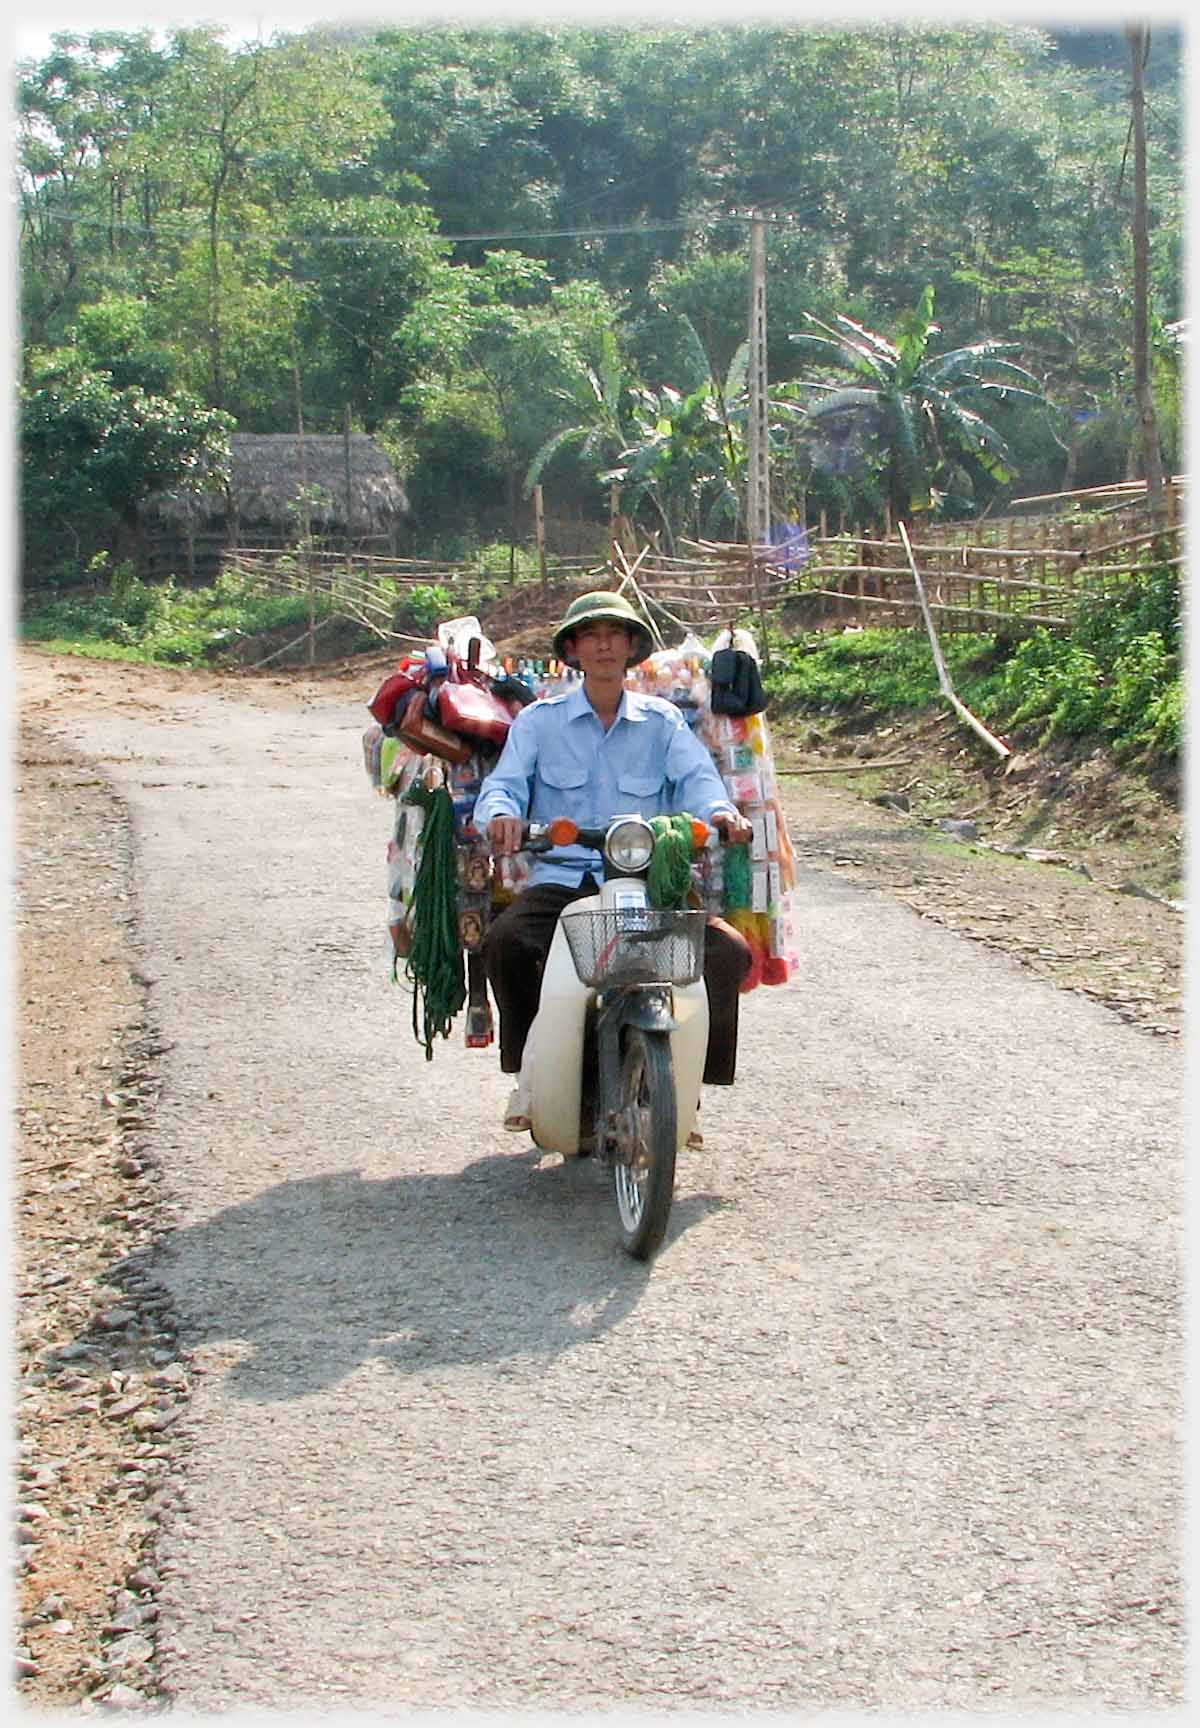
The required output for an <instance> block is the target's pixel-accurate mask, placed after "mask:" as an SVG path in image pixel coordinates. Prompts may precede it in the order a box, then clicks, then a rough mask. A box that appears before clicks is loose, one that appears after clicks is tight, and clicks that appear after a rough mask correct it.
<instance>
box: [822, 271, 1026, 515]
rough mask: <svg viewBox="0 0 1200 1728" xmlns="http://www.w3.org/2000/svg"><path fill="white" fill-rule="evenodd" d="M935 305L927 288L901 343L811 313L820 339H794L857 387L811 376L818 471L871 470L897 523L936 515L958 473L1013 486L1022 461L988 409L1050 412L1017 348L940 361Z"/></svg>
mask: <svg viewBox="0 0 1200 1728" xmlns="http://www.w3.org/2000/svg"><path fill="white" fill-rule="evenodd" d="M933 301H934V295H933V288H932V287H927V288H926V289H925V292H924V293H923V294H922V296H921V299H920V301H919V302H918V304H917V307H916V309H915V310H914V311H912V312H910V313H908V314H906V315H905V316H904V317H903V318H902V319H901V320H900V325H899V329H898V331H897V335H896V340H895V341H894V342H891V341H889V340H888V339H887V338H886V337H884V336H881V335H878V334H877V333H876V332H874V331H872V330H867V329H865V328H864V327H863V326H862V325H861V324H857V323H855V321H854V320H853V319H852V318H846V317H842V316H839V317H838V318H837V319H836V321H835V322H836V328H835V327H832V326H830V325H828V324H825V323H824V322H823V321H822V320H821V319H819V318H817V317H815V316H814V315H813V314H812V313H809V314H806V317H807V320H808V322H809V323H810V324H811V325H812V326H813V327H814V328H815V330H816V331H819V332H821V334H812V333H810V332H802V333H799V334H796V335H793V336H792V338H791V339H792V341H793V342H796V343H797V344H799V345H800V347H801V348H802V349H803V351H804V353H805V354H806V355H809V356H811V357H812V359H813V361H814V362H816V363H818V364H819V365H820V368H821V370H822V371H823V370H824V369H825V368H826V367H828V366H831V365H832V366H834V367H837V368H839V369H841V370H843V371H847V372H849V373H850V374H851V375H852V377H853V378H854V379H855V382H854V383H852V384H849V385H843V386H840V387H839V386H837V385H835V384H833V383H829V382H827V381H825V380H824V379H822V380H820V381H817V380H816V379H815V378H813V377H811V376H810V378H809V382H810V384H812V385H813V386H814V388H815V390H816V391H817V392H821V393H822V394H818V396H817V398H816V400H814V401H810V402H809V403H808V405H807V408H808V419H809V427H810V431H809V439H810V444H811V448H812V452H813V463H814V466H815V467H817V468H821V467H825V468H827V469H829V470H830V471H832V472H833V473H835V474H837V473H839V472H840V473H842V474H846V473H847V472H850V471H852V470H853V468H854V467H855V465H856V464H859V465H861V466H863V467H864V468H865V469H866V470H868V471H870V472H871V473H872V474H873V475H874V477H875V478H876V479H877V481H878V483H879V485H880V487H881V490H882V493H883V497H884V500H885V501H886V503H887V505H888V507H889V509H890V511H891V514H892V516H893V519H894V520H896V521H903V522H908V521H911V519H912V516H913V515H914V513H915V512H917V511H921V510H935V509H936V508H937V507H938V505H939V504H940V503H941V502H942V500H943V498H944V497H945V493H946V491H947V489H948V487H949V486H950V485H952V484H953V483H954V478H955V471H956V470H964V469H965V471H966V473H967V474H968V475H971V474H975V475H978V474H980V473H983V474H987V475H990V476H991V478H992V479H993V480H994V481H996V482H997V483H998V484H1000V485H1007V484H1008V483H1009V482H1011V481H1012V480H1014V479H1015V478H1016V472H1017V470H1016V462H1015V459H1014V457H1013V454H1012V452H1011V450H1010V449H1009V447H1008V445H1007V444H1006V442H1005V440H1004V438H1003V437H1002V436H1001V434H1000V433H999V432H998V431H997V429H996V428H995V426H993V425H992V424H991V423H990V422H989V421H988V420H986V419H984V417H983V414H982V413H981V412H980V408H981V407H983V406H986V405H987V404H988V403H989V402H990V401H992V400H997V401H1001V402H1009V401H1026V402H1029V403H1031V404H1036V405H1037V406H1038V407H1039V408H1045V406H1046V398H1045V396H1044V394H1043V392H1042V391H1041V389H1040V388H1039V386H1038V381H1037V379H1036V378H1035V377H1034V376H1033V374H1032V373H1031V372H1029V371H1027V370H1026V369H1025V367H1023V366H1021V365H1019V364H1018V363H1017V362H1016V361H1015V360H1012V359H1010V358H1009V356H1010V355H1011V354H1013V353H1015V352H1016V351H1017V344H1015V343H1012V342H999V341H993V340H985V341H982V342H975V343H971V344H970V345H969V346H967V347H962V348H955V349H953V350H951V351H950V352H949V353H947V354H940V355H937V354H933V353H931V351H930V350H931V341H932V338H933V337H934V336H935V335H937V334H939V326H938V325H937V324H935V323H934V320H933Z"/></svg>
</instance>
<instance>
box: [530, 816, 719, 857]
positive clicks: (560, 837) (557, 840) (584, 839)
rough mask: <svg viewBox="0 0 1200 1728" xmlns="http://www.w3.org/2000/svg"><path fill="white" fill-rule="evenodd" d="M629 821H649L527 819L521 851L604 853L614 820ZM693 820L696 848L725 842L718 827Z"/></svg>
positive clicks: (636, 818) (712, 848)
mask: <svg viewBox="0 0 1200 1728" xmlns="http://www.w3.org/2000/svg"><path fill="white" fill-rule="evenodd" d="M625 820H637V821H645V817H637V816H631V817H628V818H626V817H621V816H614V817H613V819H612V821H611V822H606V823H605V825H604V827H603V828H581V827H580V826H579V825H578V823H576V822H573V821H571V819H570V818H569V817H566V816H558V817H555V819H554V820H553V821H552V822H526V823H525V824H524V825H523V826H522V829H521V850H522V851H523V852H533V853H537V854H541V853H543V852H553V851H555V850H557V849H558V848H559V847H563V846H586V847H587V848H588V850H589V851H592V852H603V850H604V841H605V838H606V836H607V834H608V831H609V829H610V828H611V827H612V826H613V823H615V822H620V821H625ZM691 820H692V848H693V850H694V851H696V852H702V851H712V850H714V849H715V848H716V847H718V846H719V845H720V844H721V836H720V833H719V832H718V831H717V829H716V828H714V827H712V826H711V825H710V824H709V823H707V822H701V821H698V820H697V819H696V818H694V817H693V818H692V819H691Z"/></svg>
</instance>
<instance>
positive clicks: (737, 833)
mask: <svg viewBox="0 0 1200 1728" xmlns="http://www.w3.org/2000/svg"><path fill="white" fill-rule="evenodd" d="M712 825H713V827H714V828H715V829H716V831H717V833H718V834H719V835H720V836H721V838H722V840H723V841H724V842H725V844H726V846H748V845H749V844H750V841H751V840H752V839H753V838H754V829H753V827H752V826H751V824H750V822H749V821H748V820H747V818H746V817H745V816H742V815H739V814H737V813H736V812H735V813H734V814H732V815H722V816H714V817H713V819H712Z"/></svg>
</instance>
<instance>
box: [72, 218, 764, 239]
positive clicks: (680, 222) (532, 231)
mask: <svg viewBox="0 0 1200 1728" xmlns="http://www.w3.org/2000/svg"><path fill="white" fill-rule="evenodd" d="M38 219H39V220H41V221H49V222H63V223H71V224H75V225H77V226H79V227H83V228H88V227H90V228H102V229H104V230H105V231H107V232H109V233H112V234H125V235H129V234H136V235H140V236H142V237H143V238H144V239H151V238H162V239H164V240H187V239H191V238H193V237H194V236H195V235H198V234H207V232H208V229H207V228H206V227H205V226H203V225H200V224H198V225H197V226H195V227H193V228H163V227H160V226H148V225H146V224H143V223H137V222H113V221H111V220H110V219H109V218H107V217H104V216H84V215H76V214H74V213H73V212H71V211H67V210H41V211H39V212H38ZM755 219H757V220H758V221H760V222H764V223H766V224H767V225H768V226H775V227H788V226H790V225H791V224H792V223H794V222H796V221H797V220H798V216H797V214H796V213H794V212H787V213H782V214H780V213H773V214H770V215H766V214H763V215H757V217H756V213H755V212H752V211H734V212H732V213H729V214H726V215H723V216H716V215H714V216H677V217H670V218H666V219H664V220H662V221H656V222H628V223H611V224H606V225H604V226H600V227H588V228H526V229H516V228H507V229H496V230H495V231H493V232H490V233H479V234H442V233H438V232H437V231H436V230H433V229H431V230H429V236H430V238H431V239H435V240H444V241H446V242H447V243H448V244H450V245H454V246H468V245H478V244H481V243H483V242H485V241H493V242H494V241H498V240H605V239H613V238H617V237H620V236H624V235H637V234H669V233H680V232H682V231H683V230H685V229H688V228H731V227H739V226H746V225H748V224H749V223H750V222H751V221H753V220H755ZM265 237H266V236H264V235H263V234H262V233H260V232H254V231H251V232H248V233H247V232H245V231H241V230H236V229H226V230H225V231H224V238H225V239H226V240H262V239H264V238H265ZM404 238H406V236H403V235H399V234H319V233H316V234H314V233H307V234H279V235H276V236H275V240H276V243H277V244H279V245H301V244H304V243H308V244H311V245H320V246H367V245H372V244H374V245H380V246H391V245H396V244H397V243H398V242H399V241H401V240H402V239H404Z"/></svg>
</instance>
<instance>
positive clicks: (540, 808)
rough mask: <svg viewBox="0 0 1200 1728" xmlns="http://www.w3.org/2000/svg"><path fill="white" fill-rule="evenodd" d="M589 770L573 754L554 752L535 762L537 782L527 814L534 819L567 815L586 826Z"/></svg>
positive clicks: (549, 818)
mask: <svg viewBox="0 0 1200 1728" xmlns="http://www.w3.org/2000/svg"><path fill="white" fill-rule="evenodd" d="M587 784H588V771H587V769H586V768H584V767H583V766H582V765H581V764H580V763H579V762H576V761H575V760H574V758H573V757H570V756H566V755H557V754H554V753H553V752H550V753H547V755H546V756H545V757H544V758H543V759H542V761H541V762H539V763H538V784H537V786H536V787H535V789H534V800H533V808H532V809H531V812H530V814H531V815H532V816H533V817H534V820H535V821H538V822H544V821H549V820H551V819H552V818H553V817H555V816H570V817H571V819H572V820H573V821H575V822H582V823H584V825H585V826H586V822H587V816H588V812H587V809H586V808H585V805H586V803H587Z"/></svg>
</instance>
